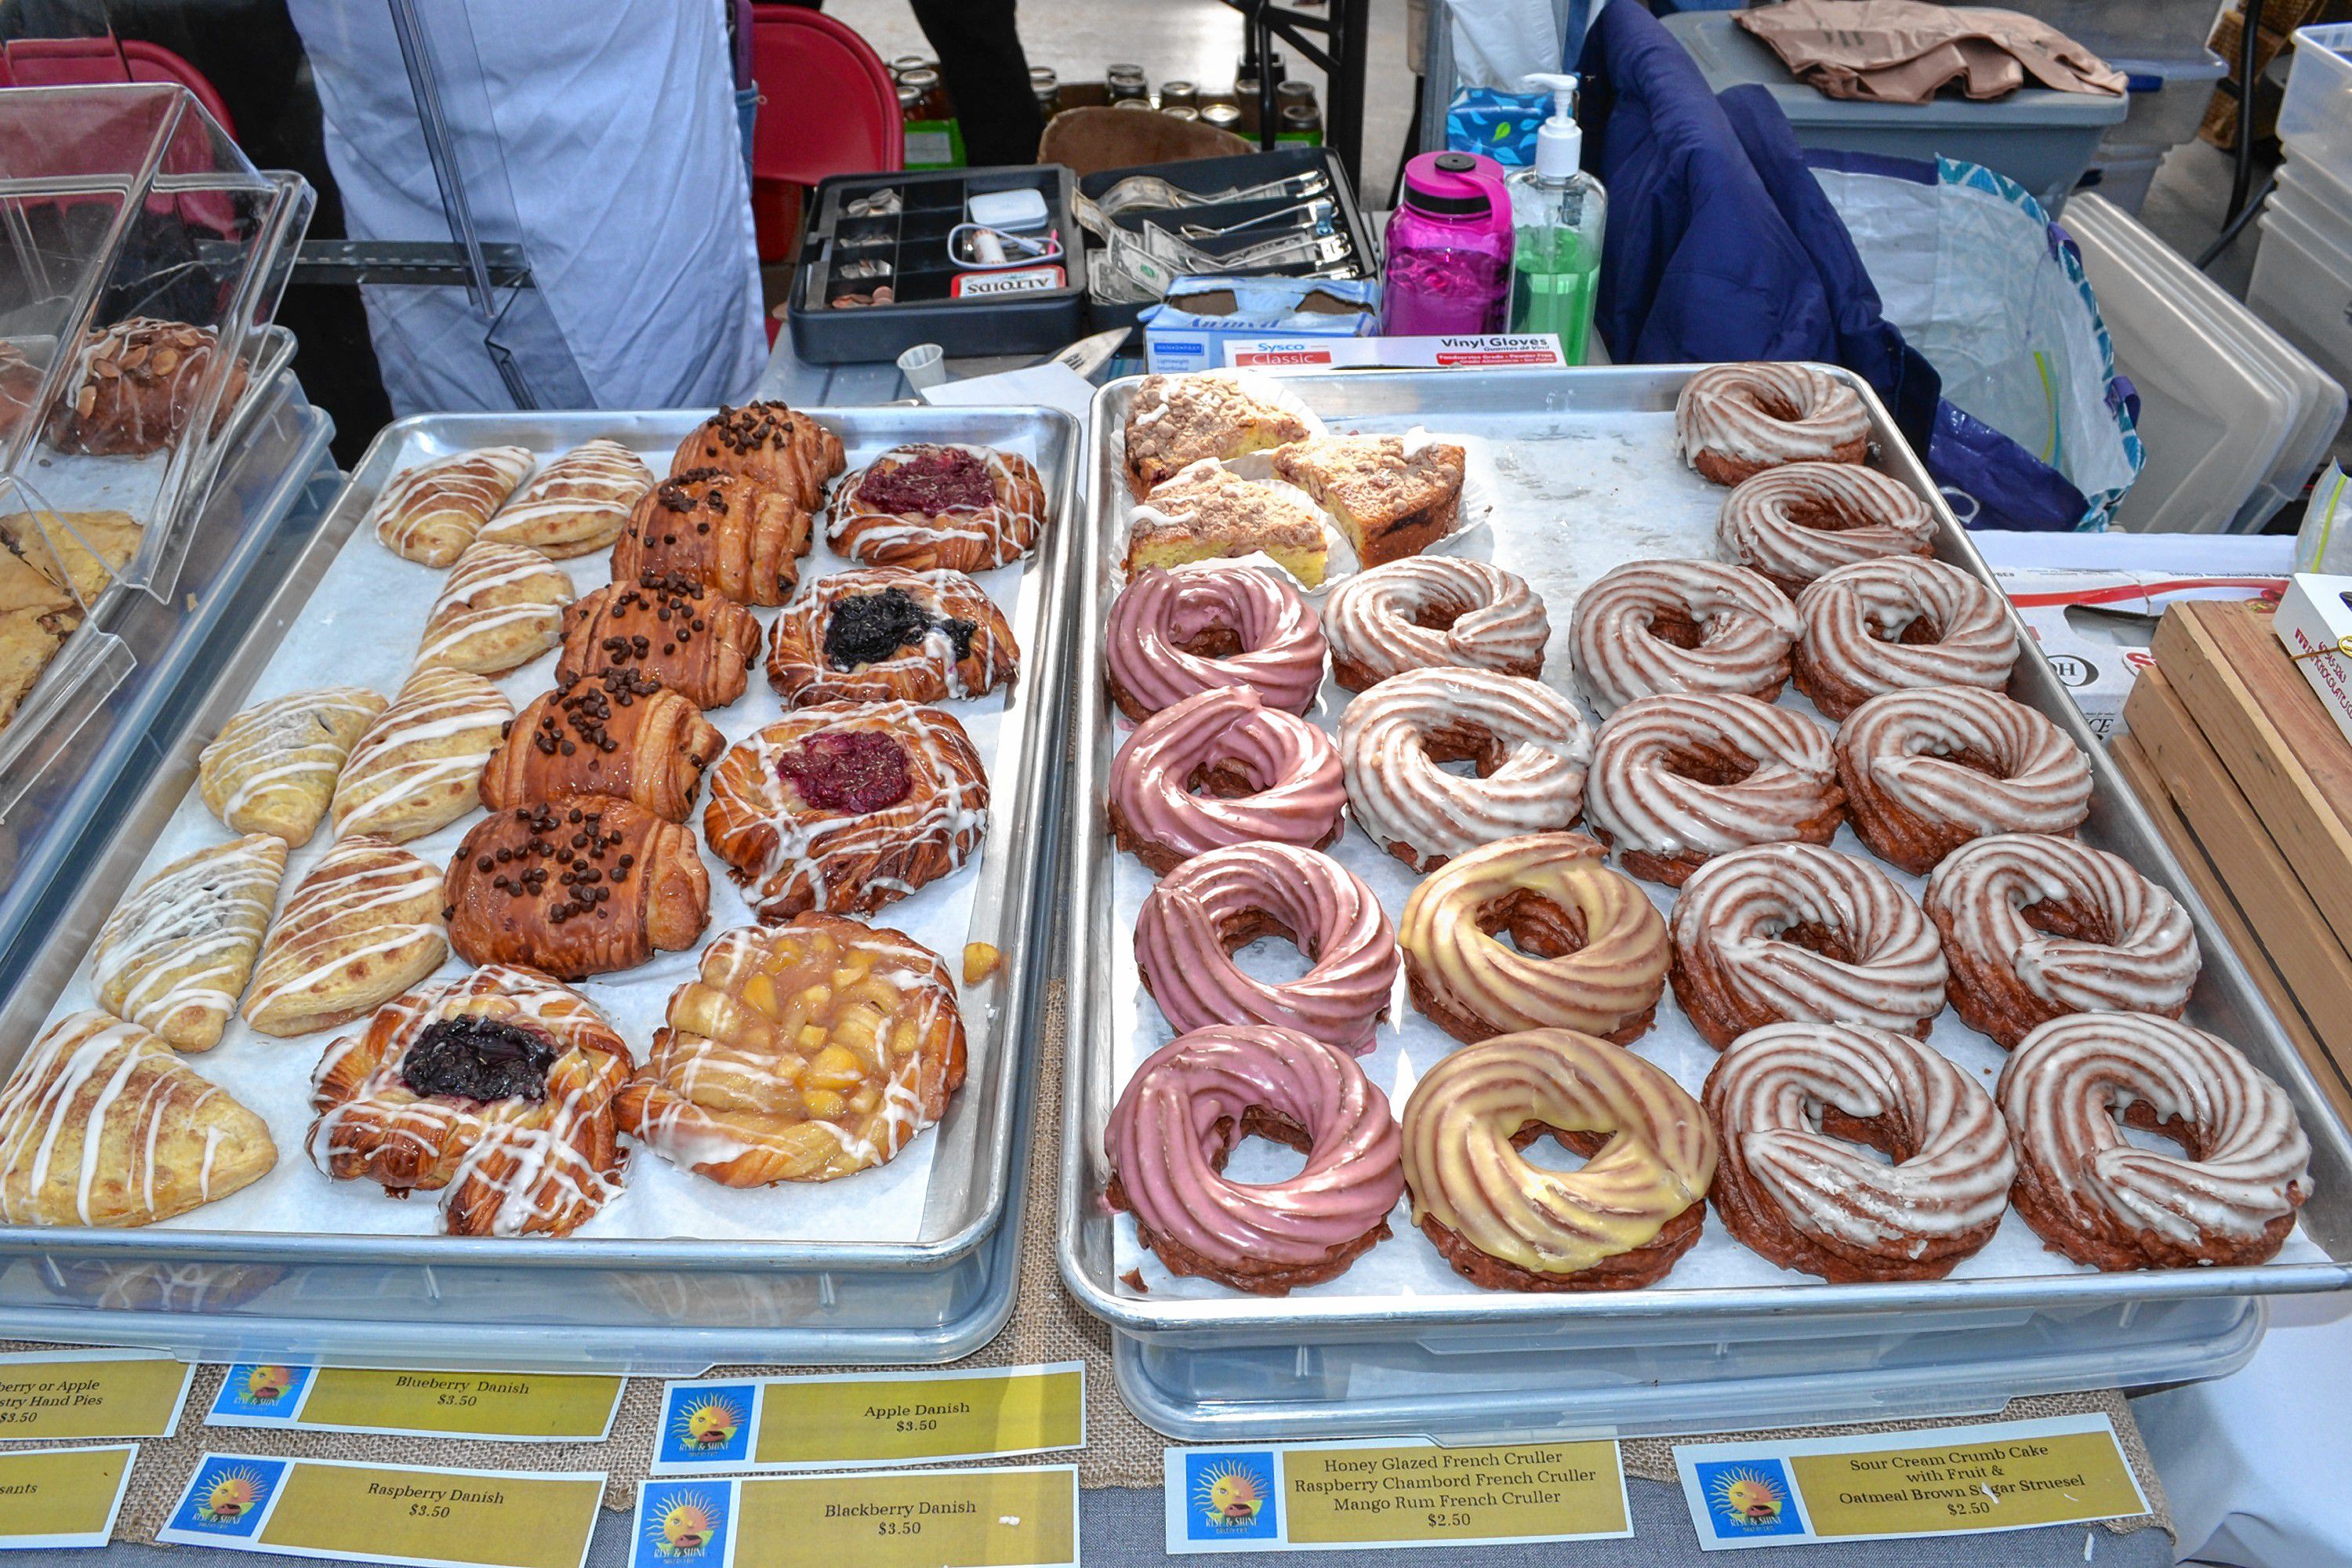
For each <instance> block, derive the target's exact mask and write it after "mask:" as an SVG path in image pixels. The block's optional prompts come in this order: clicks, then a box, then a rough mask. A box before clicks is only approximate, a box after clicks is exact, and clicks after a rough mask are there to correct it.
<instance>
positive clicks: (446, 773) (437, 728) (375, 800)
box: [332, 668, 514, 844]
mask: <svg viewBox="0 0 2352 1568" xmlns="http://www.w3.org/2000/svg"><path fill="white" fill-rule="evenodd" d="M513 719H514V704H513V703H511V702H509V701H508V700H506V694H505V693H504V692H502V691H500V690H499V689H498V688H497V687H495V686H492V685H491V684H490V683H489V682H488V681H487V680H485V679H482V678H481V677H480V676H478V675H468V674H467V673H466V672H465V671H464V670H462V669H439V668H434V669H420V670H418V671H416V673H415V674H414V675H411V676H410V677H409V678H408V679H407V681H406V682H405V683H404V684H403V685H402V687H401V689H400V693H399V695H398V696H396V697H394V699H393V700H392V706H391V707H389V708H387V709H385V710H383V712H382V713H381V714H379V715H377V717H376V721H375V722H374V723H373V724H371V725H369V726H368V731H367V733H366V734H364V735H362V736H361V737H360V740H359V744H357V745H355V746H353V747H352V754H351V757H350V759H349V760H348V761H347V762H345V763H343V775H342V777H341V778H340V779H337V780H336V781H335V803H334V807H333V812H332V820H333V823H334V829H335V837H338V838H344V837H350V836H351V835H352V834H354V833H372V834H373V835H374V836H375V837H378V838H383V839H388V840H390V841H391V842H393V843H394V844H405V843H407V842H408V841H409V840H410V839H412V838H421V837H424V836H425V835H426V834H428V833H430V832H432V831H433V830H434V829H435V828H436V827H440V826H445V825H446V824H448V823H452V822H455V821H457V819H458V818H459V817H461V816H465V815H466V814H467V812H469V811H471V810H473V809H474V799H475V791H476V789H477V788H478V786H479V784H480V783H481V778H482V763H484V762H485V761H486V760H487V759H488V757H489V755H490V753H491V752H495V751H497V750H498V749H499V741H500V740H501V739H502V738H503V737H504V735H505V734H506V729H507V725H508V724H509V722H511V721H512V720H513Z"/></svg>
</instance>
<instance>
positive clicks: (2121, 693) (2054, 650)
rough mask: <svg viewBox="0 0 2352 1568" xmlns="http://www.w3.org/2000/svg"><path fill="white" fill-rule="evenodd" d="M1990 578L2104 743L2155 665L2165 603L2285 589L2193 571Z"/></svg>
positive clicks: (2262, 580) (2278, 582) (2261, 580)
mask: <svg viewBox="0 0 2352 1568" xmlns="http://www.w3.org/2000/svg"><path fill="white" fill-rule="evenodd" d="M1993 577H1994V580H1995V581H1996V582H1998V583H1999V584H2000V588H2001V592H2003V593H2005V594H2007V595H2009V600H2010V603H2011V604H2012V605H2016V606H2017V613H2018V616H2019V618H2020V619H2021V620H2023V621H2024V622H2025V628H2026V630H2027V631H2029V632H2031V633H2032V635H2033V640H2034V644H2035V646H2036V647H2039V648H2041V650H2042V654H2043V656H2044V657H2045V658H2048V659H2049V660H2050V666H2051V668H2053V669H2054V670H2056V671H2057V673H2058V679H2059V680H2060V682H2061V683H2063V685H2064V686H2065V688H2066V690H2067V692H2068V694H2069V695H2071V696H2072V697H2073V698H2074V705H2075V706H2076V707H2078V708H2080V709H2081V710H2083V717H2084V719H2085V720H2087V721H2089V723H2090V726H2091V733H2093V734H2094V735H2096V736H2098V737H2099V738H2100V739H2102V740H2105V738H2106V737H2107V736H2108V735H2110V734H2112V733H2113V732H2114V731H2115V727H2116V720H2117V718H2118V717H2120V716H2121V714H2122V713H2123V709H2124V699H2125V697H2126V696H2127V695H2128V694H2129V693H2130V691H2131V688H2132V679H2133V678H2134V677H2135V676H2137V674H2138V673H2139V672H2140V671H2141V670H2143V669H2146V668H2147V667H2148V666H2149V665H2151V664H2153V663H2154V662H2155V659H2154V658H2153V656H2152V655H2151V654H2150V653H2149V652H2148V647H2149V643H2150V640H2151V639H2152V638H2153V637H2154V636H2155V633H2156V617H2157V616H2160V615H2162V614H2163V613H2164V608H2165V606H2166V605H2171V604H2178V603H2179V602H2181V601H2182V600H2186V599H2251V598H2266V597H2272V596H2274V595H2277V594H2278V593H2279V592H2280V591H2281V590H2282V589H2284V586H2285V584H2286V580H2285V579H2284V578H2283V577H2242V576H2230V575H2226V574H2214V573H2197V572H2038V571H2024V570H2019V571H2007V570H2000V569H1996V570H1995V571H1994V573H1993Z"/></svg>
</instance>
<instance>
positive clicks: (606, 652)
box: [555, 572, 761, 708]
mask: <svg viewBox="0 0 2352 1568" xmlns="http://www.w3.org/2000/svg"><path fill="white" fill-rule="evenodd" d="M760 637H761V632H760V622H759V620H758V618H757V617H756V616H753V615H752V614H751V611H749V610H747V609H745V608H744V607H743V606H742V605H739V604H737V603H736V602H735V601H734V600H732V599H730V598H729V597H728V596H727V595H724V594H722V593H719V591H718V590H717V589H715V588H706V587H704V586H703V585H702V582H701V580H700V579H699V578H698V577H694V576H691V575H689V574H686V573H683V572H673V573H670V574H667V575H663V574H658V573H652V572H648V573H646V574H642V575H640V576H639V577H638V578H637V579H636V580H635V583H634V584H629V585H624V584H622V583H618V582H615V583H609V584H605V585H604V587H602V588H599V589H597V590H596V591H595V592H594V593H593V594H590V595H588V596H587V597H585V598H583V599H581V600H579V601H578V602H577V603H575V604H573V605H572V607H571V608H569V609H567V610H565V611H564V612H563V657H562V658H559V659H557V660H556V661H555V679H556V680H557V682H558V683H559V684H560V683H562V682H563V681H566V680H571V679H576V678H578V677H580V676H596V675H603V674H604V673H605V672H606V671H607V670H615V669H626V670H635V671H638V672H640V673H643V674H645V675H649V676H651V677H652V678H653V679H656V680H657V681H659V682H660V683H661V684H662V685H664V686H667V687H668V688H669V689H671V690H672V691H675V692H677V693H678V694H679V695H680V696H682V697H685V698H688V699H689V700H692V701H694V702H695V703H696V704H698V706H701V707H704V708H724V707H726V706H727V705H728V704H729V703H730V702H732V701H734V700H736V699H737V698H739V697H740V696H742V695H743V689H744V688H745V687H746V686H748V685H749V684H750V683H751V666H752V664H753V662H754V661H755V660H757V659H758V658H759V657H760Z"/></svg>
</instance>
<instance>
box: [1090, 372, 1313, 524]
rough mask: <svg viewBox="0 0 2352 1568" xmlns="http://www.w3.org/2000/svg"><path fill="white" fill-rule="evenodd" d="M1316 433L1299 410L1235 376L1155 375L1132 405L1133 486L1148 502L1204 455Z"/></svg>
mask: <svg viewBox="0 0 2352 1568" xmlns="http://www.w3.org/2000/svg"><path fill="white" fill-rule="evenodd" d="M1310 434H1312V432H1310V431H1309V430H1308V429H1307V425H1306V423H1305V421H1303V420H1301V419H1300V418H1299V417H1298V416H1297V415H1295V414H1290V413H1286V412H1285V411H1284V410H1282V409H1279V408H1276V407H1275V406H1274V405H1271V404H1269V403H1266V402H1265V401H1264V400H1262V399H1260V398H1258V397H1256V396H1255V395H1252V393H1251V392H1250V391H1249V389H1248V388H1247V387H1246V385H1244V384H1243V383H1242V382H1241V381H1240V380H1239V379H1237V378H1236V377H1234V376H1233V375H1230V374H1217V373H1215V372H1207V373H1202V374H1193V375H1148V376H1145V377H1144V378H1143V384H1142V385H1141V386H1139V387H1138V388H1136V392H1135V401H1134V402H1133V403H1131V404H1129V405H1128V410H1127V484H1128V489H1130V490H1132V491H1134V492H1135V495H1136V498H1137V499H1138V500H1140V499H1142V498H1143V497H1144V496H1146V495H1149V494H1150V492H1151V490H1152V489H1154V488H1156V487H1157V486H1159V485H1160V484H1162V483H1164V482H1165V481H1167V480H1168V479H1172V478H1174V477H1175V476H1176V474H1177V473H1178V472H1179V471H1180V470H1181V469H1184V468H1190V467H1191V466H1192V465H1193V464H1194V463H1197V462H1199V461H1201V460H1202V458H1210V459H1213V460H1217V461H1223V460H1224V459H1228V458H1239V457H1243V456H1245V455H1247V454H1248V453H1251V452H1263V451H1265V450H1266V449H1267V448H1269V447H1283V446H1287V445H1288V444H1289V443H1291V442H1293V441H1303V440H1305V439H1306V438H1307V437H1308V436H1309V435H1310Z"/></svg>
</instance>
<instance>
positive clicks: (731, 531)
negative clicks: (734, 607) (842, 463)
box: [613, 468, 812, 605]
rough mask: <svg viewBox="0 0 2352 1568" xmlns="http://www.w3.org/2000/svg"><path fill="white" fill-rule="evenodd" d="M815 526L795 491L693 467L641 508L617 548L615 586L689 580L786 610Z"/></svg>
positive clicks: (745, 600) (664, 483) (668, 481)
mask: <svg viewBox="0 0 2352 1568" xmlns="http://www.w3.org/2000/svg"><path fill="white" fill-rule="evenodd" d="M811 526H812V525H811V521H810V518H809V514H808V512H807V511H806V510H804V509H803V508H801V507H798V506H795V505H793V496H792V492H791V491H789V490H781V489H776V488H775V487H774V486H772V485H770V484H768V483H766V482H764V481H762V480H760V479H746V478H744V477H742V476H740V475H735V474H730V473H727V472H726V471H724V470H722V469H719V468H688V469H687V470H686V471H685V472H683V473H678V474H673V475H671V476H670V477H669V478H668V479H664V480H663V481H662V482H661V483H659V484H657V485H656V486H655V487H654V488H653V489H652V491H651V492H650V493H648V494H647V495H646V499H645V500H641V501H639V502H638V503H637V510H635V513H633V514H632V515H631V516H630V518H629V527H628V531H627V532H625V533H624V534H622V535H621V542H619V543H618V544H615V545H614V546H613V581H614V582H615V583H641V582H643V581H644V580H645V579H646V576H647V575H648V574H651V575H653V576H655V577H660V578H669V577H674V576H682V577H686V578H688V579H690V580H692V581H694V582H697V583H700V584H702V585H703V586H705V587H707V588H716V589H717V590H719V592H720V593H722V594H724V595H727V596H728V597H729V598H730V599H735V600H739V601H740V602H741V603H743V604H746V605H781V604H782V603H783V602H784V601H785V600H787V599H789V598H791V597H792V596H793V588H794V587H796V586H797V585H798V584H799V583H800V580H801V564H800V561H801V557H802V556H803V555H805V554H807V553H808V549H809V531H810V528H811Z"/></svg>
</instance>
